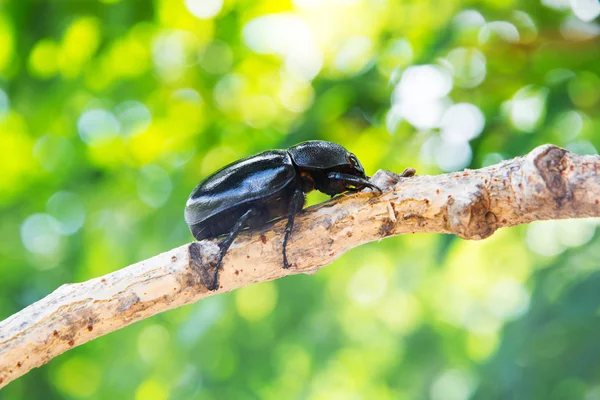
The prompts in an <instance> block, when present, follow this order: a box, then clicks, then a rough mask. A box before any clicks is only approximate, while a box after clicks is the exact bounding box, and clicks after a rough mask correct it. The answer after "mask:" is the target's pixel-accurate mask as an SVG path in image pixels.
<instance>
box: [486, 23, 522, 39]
mask: <svg viewBox="0 0 600 400" xmlns="http://www.w3.org/2000/svg"><path fill="white" fill-rule="evenodd" d="M492 36H497V37H499V38H500V39H502V40H504V41H505V42H509V43H516V42H518V41H519V39H520V36H519V31H518V30H517V27H516V26H514V25H513V24H511V23H510V22H506V21H494V22H489V23H487V24H485V25H484V26H483V27H482V28H481V30H480V31H479V43H482V44H483V43H486V42H487V41H488V40H490V38H491V37H492Z"/></svg>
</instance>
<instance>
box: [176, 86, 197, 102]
mask: <svg viewBox="0 0 600 400" xmlns="http://www.w3.org/2000/svg"><path fill="white" fill-rule="evenodd" d="M173 98H174V99H176V100H180V101H187V102H190V103H197V104H199V103H202V96H200V93H198V92H197V91H196V90H194V89H192V88H185V89H178V90H176V91H175V93H173Z"/></svg>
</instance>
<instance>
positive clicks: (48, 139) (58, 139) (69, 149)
mask: <svg viewBox="0 0 600 400" xmlns="http://www.w3.org/2000/svg"><path fill="white" fill-rule="evenodd" d="M74 153H75V150H74V149H73V145H72V144H71V142H70V141H69V140H68V139H66V138H64V137H62V136H56V135H45V136H42V137H41V138H39V139H38V140H37V141H36V142H35V145H34V146H33V156H34V157H35V159H36V160H37V161H38V162H39V163H40V165H41V166H42V168H44V169H45V170H46V171H49V172H54V171H60V170H63V169H66V168H68V167H69V166H70V165H71V161H72V160H73V155H74Z"/></svg>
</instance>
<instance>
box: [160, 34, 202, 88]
mask: <svg viewBox="0 0 600 400" xmlns="http://www.w3.org/2000/svg"><path fill="white" fill-rule="evenodd" d="M197 46H198V40H197V38H196V36H194V34H192V33H190V32H187V31H175V32H171V33H163V34H161V35H159V36H158V37H157V38H156V39H154V41H153V42H152V58H153V60H154V64H155V65H156V67H157V69H158V72H159V73H160V76H161V78H162V79H164V80H168V81H173V80H176V79H178V78H179V77H180V76H181V74H182V73H183V71H184V68H186V67H191V66H193V65H194V64H195V63H196V62H197V48H198V47H197Z"/></svg>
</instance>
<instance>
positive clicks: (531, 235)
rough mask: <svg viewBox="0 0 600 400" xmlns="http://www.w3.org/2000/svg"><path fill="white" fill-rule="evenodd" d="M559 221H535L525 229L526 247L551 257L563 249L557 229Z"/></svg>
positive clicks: (558, 228)
mask: <svg viewBox="0 0 600 400" xmlns="http://www.w3.org/2000/svg"><path fill="white" fill-rule="evenodd" d="M560 229H561V227H560V224H559V221H537V222H533V223H531V224H530V225H529V227H528V229H527V238H526V242H527V247H529V249H530V250H531V251H533V252H534V253H537V254H539V255H542V256H547V257H552V256H556V255H558V254H560V253H562V252H563V251H565V246H564V245H563V244H562V243H560V240H559V236H558V230H560Z"/></svg>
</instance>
